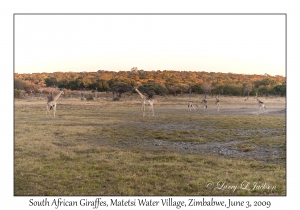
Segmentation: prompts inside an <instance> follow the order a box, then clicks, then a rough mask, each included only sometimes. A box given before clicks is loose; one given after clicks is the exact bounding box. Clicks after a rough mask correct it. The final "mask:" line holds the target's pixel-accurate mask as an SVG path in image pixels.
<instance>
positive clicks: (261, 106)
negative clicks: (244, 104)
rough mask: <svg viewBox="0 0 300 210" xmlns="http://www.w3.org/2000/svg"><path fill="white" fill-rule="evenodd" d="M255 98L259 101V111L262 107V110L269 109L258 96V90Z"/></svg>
mask: <svg viewBox="0 0 300 210" xmlns="http://www.w3.org/2000/svg"><path fill="white" fill-rule="evenodd" d="M255 99H256V101H257V103H258V111H259V110H261V109H262V110H264V109H267V108H266V107H265V104H264V102H262V101H260V100H259V99H258V98H257V92H256V96H255Z"/></svg>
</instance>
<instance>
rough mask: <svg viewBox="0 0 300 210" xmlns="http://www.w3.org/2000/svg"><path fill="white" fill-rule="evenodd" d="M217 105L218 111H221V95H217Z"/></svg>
mask: <svg viewBox="0 0 300 210" xmlns="http://www.w3.org/2000/svg"><path fill="white" fill-rule="evenodd" d="M216 105H217V108H218V112H220V100H219V96H217V97H216Z"/></svg>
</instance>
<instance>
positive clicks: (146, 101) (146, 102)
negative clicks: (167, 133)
mask: <svg viewBox="0 0 300 210" xmlns="http://www.w3.org/2000/svg"><path fill="white" fill-rule="evenodd" d="M134 90H135V91H136V92H137V93H138V94H139V96H140V98H141V99H142V112H143V117H145V106H146V105H149V106H150V110H152V116H154V109H153V100H152V99H150V98H149V97H147V96H145V95H143V94H142V93H141V92H140V91H139V90H138V89H137V88H134Z"/></svg>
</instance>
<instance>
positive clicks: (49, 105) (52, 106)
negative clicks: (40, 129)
mask: <svg viewBox="0 0 300 210" xmlns="http://www.w3.org/2000/svg"><path fill="white" fill-rule="evenodd" d="M61 94H64V91H63V90H62V91H60V92H59V93H58V94H57V95H56V96H55V97H54V98H52V97H51V98H48V102H47V104H46V117H47V116H48V115H49V116H50V110H53V116H54V117H55V111H56V101H57V99H58V98H59V97H60V95H61Z"/></svg>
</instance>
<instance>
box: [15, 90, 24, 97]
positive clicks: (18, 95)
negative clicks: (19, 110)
mask: <svg viewBox="0 0 300 210" xmlns="http://www.w3.org/2000/svg"><path fill="white" fill-rule="evenodd" d="M14 97H15V98H22V90H18V89H14Z"/></svg>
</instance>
